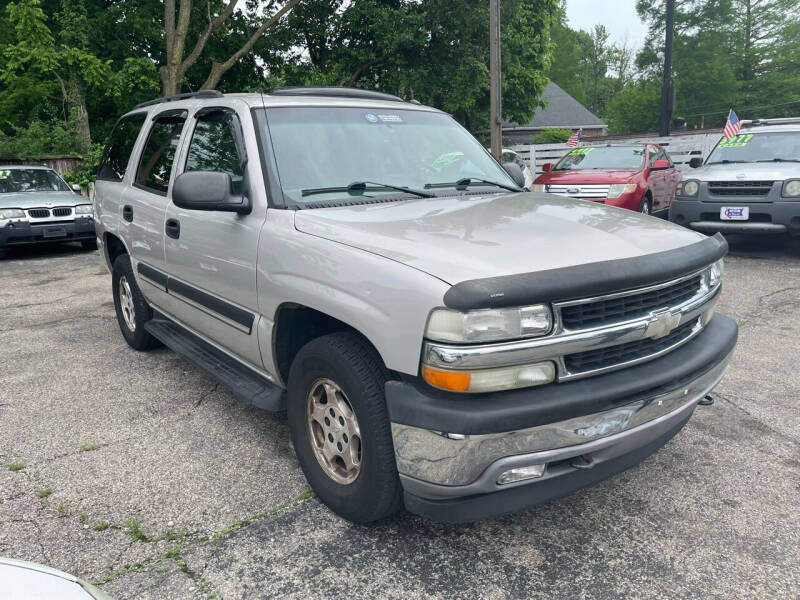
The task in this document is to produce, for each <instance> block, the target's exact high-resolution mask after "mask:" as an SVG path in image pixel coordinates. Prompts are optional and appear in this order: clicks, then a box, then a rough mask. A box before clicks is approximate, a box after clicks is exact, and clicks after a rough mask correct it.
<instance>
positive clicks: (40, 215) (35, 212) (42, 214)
mask: <svg viewBox="0 0 800 600" xmlns="http://www.w3.org/2000/svg"><path fill="white" fill-rule="evenodd" d="M28 216H29V217H30V218H31V219H46V218H47V217H49V216H50V211H49V210H48V209H46V208H32V209H31V210H29V211H28Z"/></svg>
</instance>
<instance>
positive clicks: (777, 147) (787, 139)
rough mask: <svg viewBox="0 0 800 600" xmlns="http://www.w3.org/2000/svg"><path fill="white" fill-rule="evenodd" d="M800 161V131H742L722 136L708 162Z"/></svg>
mask: <svg viewBox="0 0 800 600" xmlns="http://www.w3.org/2000/svg"><path fill="white" fill-rule="evenodd" d="M773 161H774V162H784V161H786V162H797V161H800V131H798V132H784V133H778V132H773V133H767V132H764V133H740V134H739V135H735V136H733V137H732V138H730V139H725V138H722V139H721V140H720V141H719V143H718V144H717V146H716V148H714V151H713V152H712V153H711V155H710V156H709V157H708V160H707V161H706V164H708V165H712V164H720V163H730V162H773Z"/></svg>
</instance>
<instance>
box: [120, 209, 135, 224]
mask: <svg viewBox="0 0 800 600" xmlns="http://www.w3.org/2000/svg"><path fill="white" fill-rule="evenodd" d="M122 218H123V219H125V220H126V221H127V222H128V223H131V222H132V221H133V207H132V206H131V205H130V204H126V205H125V206H123V207H122Z"/></svg>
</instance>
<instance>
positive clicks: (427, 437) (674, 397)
mask: <svg viewBox="0 0 800 600" xmlns="http://www.w3.org/2000/svg"><path fill="white" fill-rule="evenodd" d="M730 359H731V355H728V356H727V357H726V358H725V359H724V360H723V361H721V362H720V363H719V364H717V365H716V366H715V367H714V368H713V369H711V370H710V371H708V372H707V373H705V374H703V375H702V376H700V377H698V378H697V379H695V380H694V381H692V382H690V383H689V384H688V385H685V386H682V387H679V388H676V389H674V390H670V391H669V392H665V393H661V394H658V395H655V396H650V397H646V398H643V399H641V400H637V401H635V402H632V403H630V404H627V405H625V406H621V407H618V408H614V409H611V410H608V411H604V412H600V413H595V414H591V415H586V416H584V417H577V418H574V419H568V420H566V421H561V422H557V423H551V424H548V425H541V426H538V427H531V428H529V429H523V430H519V431H509V432H504V433H498V434H488V435H453V434H442V433H441V432H436V431H430V430H427V429H421V428H417V427H411V426H407V425H401V424H399V423H392V437H393V441H394V447H395V457H396V460H397V469H398V471H399V473H400V477H401V480H402V482H403V486H404V488H405V490H406V491H408V492H409V493H412V494H415V495H417V496H422V497H426V498H446V497H458V496H467V495H472V494H482V493H488V492H493V491H498V490H500V489H509V488H510V487H513V486H515V485H523V484H529V483H534V482H536V481H541V480H543V479H547V478H550V477H555V476H558V475H560V474H563V473H564V472H565V471H564V469H566V470H570V468H569V467H568V466H565V467H564V469H555V470H553V469H551V468H548V470H547V471H546V472H545V475H544V476H543V477H540V478H538V479H533V480H525V481H521V482H518V483H515V484H507V485H503V486H498V485H497V483H496V482H497V478H498V477H499V475H500V474H501V473H502V472H503V471H505V470H507V469H511V468H515V467H522V466H528V465H534V464H542V463H553V462H558V461H563V460H565V459H569V458H573V457H576V456H582V455H587V454H590V455H591V457H592V458H593V459H594V460H595V461H598V462H599V461H602V460H607V459H609V458H613V457H615V456H618V455H620V454H623V453H625V452H626V451H629V450H631V449H633V448H635V447H638V446H640V445H644V444H646V443H647V442H648V441H650V440H651V439H653V438H655V437H658V435H660V433H662V432H663V431H666V430H667V429H669V428H670V427H671V426H674V425H675V424H676V423H677V422H679V421H680V420H681V419H683V418H685V417H688V416H689V415H690V414H691V413H692V411H693V410H694V407H695V406H696V404H697V402H699V401H700V400H701V399H702V398H703V397H704V396H705V395H706V394H708V393H709V392H710V391H711V390H712V389H713V388H714V387H715V386H716V385H717V383H719V381H720V380H721V379H722V377H723V375H724V374H725V371H726V370H727V368H728V363H729V362H730ZM662 430H663V431H662Z"/></svg>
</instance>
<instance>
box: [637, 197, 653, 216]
mask: <svg viewBox="0 0 800 600" xmlns="http://www.w3.org/2000/svg"><path fill="white" fill-rule="evenodd" d="M639 212H640V213H642V214H643V215H649V214H652V212H653V201H652V200H651V199H650V196H647V195H645V197H644V198H642V202H641V203H640V204H639Z"/></svg>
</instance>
